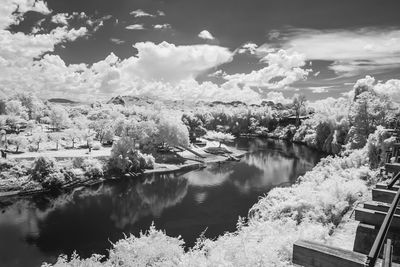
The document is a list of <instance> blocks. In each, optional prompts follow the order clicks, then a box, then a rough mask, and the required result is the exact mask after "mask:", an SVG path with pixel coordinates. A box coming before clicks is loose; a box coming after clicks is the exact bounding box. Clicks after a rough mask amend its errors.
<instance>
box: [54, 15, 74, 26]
mask: <svg viewBox="0 0 400 267" xmlns="http://www.w3.org/2000/svg"><path fill="white" fill-rule="evenodd" d="M70 18H71V17H70V16H69V15H68V13H58V14H56V15H54V16H52V17H51V22H53V23H56V24H62V25H68V20H69V19H70Z"/></svg>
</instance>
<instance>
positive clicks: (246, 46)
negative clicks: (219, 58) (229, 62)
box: [238, 43, 258, 55]
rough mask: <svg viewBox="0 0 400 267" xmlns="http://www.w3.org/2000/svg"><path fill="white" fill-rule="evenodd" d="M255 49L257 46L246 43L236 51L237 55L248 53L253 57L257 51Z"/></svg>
mask: <svg viewBox="0 0 400 267" xmlns="http://www.w3.org/2000/svg"><path fill="white" fill-rule="evenodd" d="M257 47H258V45H256V44H255V43H246V44H244V45H242V47H240V48H239V49H238V53H239V54H244V53H250V54H252V55H254V54H255V53H256V51H257Z"/></svg>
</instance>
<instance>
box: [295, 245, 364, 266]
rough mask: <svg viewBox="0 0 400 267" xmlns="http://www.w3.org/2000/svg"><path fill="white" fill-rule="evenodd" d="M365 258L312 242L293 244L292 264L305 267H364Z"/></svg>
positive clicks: (362, 255)
mask: <svg viewBox="0 0 400 267" xmlns="http://www.w3.org/2000/svg"><path fill="white" fill-rule="evenodd" d="M366 260H367V256H366V255H364V254H361V253H358V252H354V251H350V250H344V249H340V248H335V247H331V246H327V245H324V244H319V243H316V242H312V241H305V240H298V241H296V243H294V244H293V260H292V261H293V263H294V264H298V265H301V266H305V267H338V266H340V267H364V266H365V262H366Z"/></svg>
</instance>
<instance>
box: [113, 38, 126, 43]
mask: <svg viewBox="0 0 400 267" xmlns="http://www.w3.org/2000/svg"><path fill="white" fill-rule="evenodd" d="M110 41H111V42H113V43H115V44H123V43H125V41H124V40H121V39H118V38H111V39H110Z"/></svg>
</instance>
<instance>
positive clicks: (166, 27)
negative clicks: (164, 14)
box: [153, 23, 171, 30]
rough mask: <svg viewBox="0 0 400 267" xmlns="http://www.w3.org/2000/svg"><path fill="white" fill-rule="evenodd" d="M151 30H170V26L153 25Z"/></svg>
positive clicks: (166, 24)
mask: <svg viewBox="0 0 400 267" xmlns="http://www.w3.org/2000/svg"><path fill="white" fill-rule="evenodd" d="M153 28H154V29H157V30H162V29H170V28H171V25H170V24H168V23H165V24H156V25H153Z"/></svg>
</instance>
